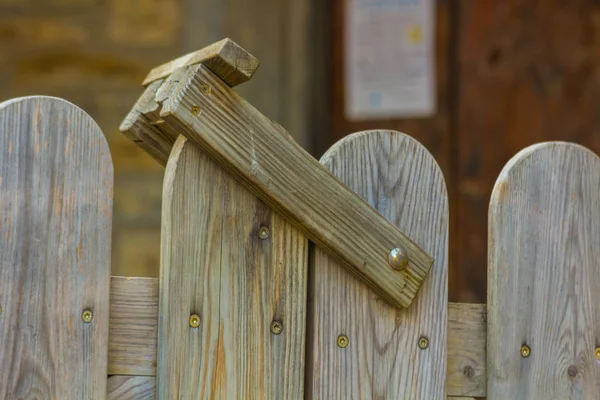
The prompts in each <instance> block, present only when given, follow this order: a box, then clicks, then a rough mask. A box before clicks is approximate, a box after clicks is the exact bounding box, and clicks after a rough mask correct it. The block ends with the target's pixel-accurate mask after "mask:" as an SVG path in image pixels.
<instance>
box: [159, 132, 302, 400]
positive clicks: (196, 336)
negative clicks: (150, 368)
mask: <svg viewBox="0 0 600 400" xmlns="http://www.w3.org/2000/svg"><path fill="white" fill-rule="evenodd" d="M261 227H267V228H268V229H269V230H270V234H269V237H268V238H267V239H264V240H261V239H260V238H259V236H258V233H259V230H260V228H261ZM307 251H308V241H307V239H306V238H305V237H304V236H303V235H302V234H300V233H299V232H298V231H297V230H296V229H295V228H293V227H292V226H291V225H290V224H289V223H288V222H286V221H285V220H284V219H283V218H282V217H281V216H279V215H277V214H276V213H274V212H272V211H271V210H270V208H269V207H268V206H266V205H265V204H264V203H263V202H261V201H260V200H259V199H257V198H256V197H255V196H254V195H253V194H252V193H250V192H249V191H248V190H247V189H246V188H245V187H244V186H242V185H241V184H240V183H238V182H237V181H236V180H235V179H233V178H232V177H230V176H229V175H228V174H227V173H226V172H225V171H223V169H222V168H221V167H220V166H219V165H217V164H216V163H215V162H214V161H213V160H212V159H210V158H209V157H208V156H207V155H206V154H204V153H202V152H201V151H200V150H199V149H198V147H197V146H196V145H195V144H194V143H192V142H189V141H187V139H185V138H184V137H180V138H179V139H178V140H177V141H176V143H175V146H174V148H173V152H172V153H171V157H170V159H169V163H168V165H167V170H166V173H165V185H164V193H163V233H162V260H161V278H160V279H161V285H160V300H159V303H160V306H159V343H158V369H157V389H158V396H159V397H160V398H185V399H193V398H197V399H205V398H227V399H233V398H240V399H241V398H255V397H259V398H273V399H278V398H281V399H285V398H302V396H303V387H304V385H303V380H304V340H305V319H306V317H305V308H306V282H307V279H306V273H307V269H308V260H307ZM191 314H197V315H199V316H200V318H201V324H200V327H198V328H191V327H190V326H189V323H188V320H189V317H190V315H191ZM272 321H280V322H281V323H282V324H283V332H282V333H281V334H279V335H274V334H272V333H271V331H270V326H271V322H272Z"/></svg>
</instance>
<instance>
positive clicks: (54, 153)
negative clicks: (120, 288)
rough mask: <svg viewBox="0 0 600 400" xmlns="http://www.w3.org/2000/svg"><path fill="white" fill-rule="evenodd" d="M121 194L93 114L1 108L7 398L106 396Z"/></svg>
mask: <svg viewBox="0 0 600 400" xmlns="http://www.w3.org/2000/svg"><path fill="white" fill-rule="evenodd" d="M112 189H113V167H112V161H111V157H110V152H109V149H108V146H107V143H106V140H105V138H104V135H103V134H102V132H101V131H100V128H98V126H97V125H96V123H95V122H94V121H93V120H92V119H91V118H90V117H89V116H88V115H87V114H86V113H85V112H83V111H82V110H81V109H79V108H78V107H76V106H74V105H72V104H71V103H68V102H66V101H64V100H61V99H57V98H52V97H41V96H40V97H26V98H19V99H14V100H11V101H8V102H5V103H2V104H0V307H1V309H2V311H1V313H0V344H1V345H0V370H1V371H2V373H1V374H0V398H2V399H29V398H41V399H61V400H63V399H64V400H69V399H73V400H81V399H101V398H104V397H105V396H106V379H107V376H106V372H107V352H108V313H109V292H110V249H111V219H112ZM84 310H88V311H90V312H91V314H87V313H85V314H84ZM84 315H85V317H88V316H89V317H90V318H91V321H89V322H84V321H83V320H82V319H84Z"/></svg>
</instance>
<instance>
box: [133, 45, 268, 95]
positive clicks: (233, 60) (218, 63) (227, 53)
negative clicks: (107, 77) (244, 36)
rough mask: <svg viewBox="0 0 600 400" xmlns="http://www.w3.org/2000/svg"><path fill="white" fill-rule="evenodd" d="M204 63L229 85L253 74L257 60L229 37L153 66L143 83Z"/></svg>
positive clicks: (257, 63)
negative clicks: (182, 68) (179, 69)
mask: <svg viewBox="0 0 600 400" xmlns="http://www.w3.org/2000/svg"><path fill="white" fill-rule="evenodd" d="M194 64H204V65H206V67H208V68H209V69H210V70H211V71H212V72H213V73H214V74H215V75H217V76H218V77H219V78H221V79H222V80H223V81H224V82H226V83H227V84H228V85H229V86H236V85H239V84H241V83H244V82H246V81H248V80H250V78H252V75H254V72H256V70H257V69H258V66H259V61H258V59H257V58H256V57H254V56H253V55H252V54H250V53H248V52H247V51H246V50H244V49H243V48H242V47H240V46H239V45H238V44H237V43H235V42H234V41H233V40H231V39H223V40H221V41H219V42H216V43H213V44H211V45H210V46H207V47H205V48H203V49H201V50H198V51H195V52H193V53H190V54H187V55H185V56H183V57H180V58H178V59H175V60H172V61H169V62H168V63H165V64H162V65H160V66H158V67H156V68H154V69H153V70H152V71H150V73H149V74H148V76H146V79H144V82H143V85H144V86H147V85H149V84H151V83H152V82H154V81H156V80H159V79H163V78H166V77H168V76H169V75H171V74H172V73H173V71H175V70H176V69H178V68H181V67H185V66H189V65H194Z"/></svg>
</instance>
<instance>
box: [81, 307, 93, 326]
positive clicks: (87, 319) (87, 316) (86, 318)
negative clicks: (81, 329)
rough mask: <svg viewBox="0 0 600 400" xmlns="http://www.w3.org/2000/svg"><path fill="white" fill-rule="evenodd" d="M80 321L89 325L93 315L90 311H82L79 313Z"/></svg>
mask: <svg viewBox="0 0 600 400" xmlns="http://www.w3.org/2000/svg"><path fill="white" fill-rule="evenodd" d="M81 319H82V320H83V322H85V323H86V324H89V323H90V322H92V320H93V319H94V313H93V312H92V310H83V312H82V313H81Z"/></svg>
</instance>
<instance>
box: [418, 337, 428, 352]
mask: <svg viewBox="0 0 600 400" xmlns="http://www.w3.org/2000/svg"><path fill="white" fill-rule="evenodd" d="M417 344H418V345H419V348H420V349H421V350H425V349H426V348H428V347H429V338H428V337H427V336H421V337H420V338H419V342H418V343H417Z"/></svg>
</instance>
